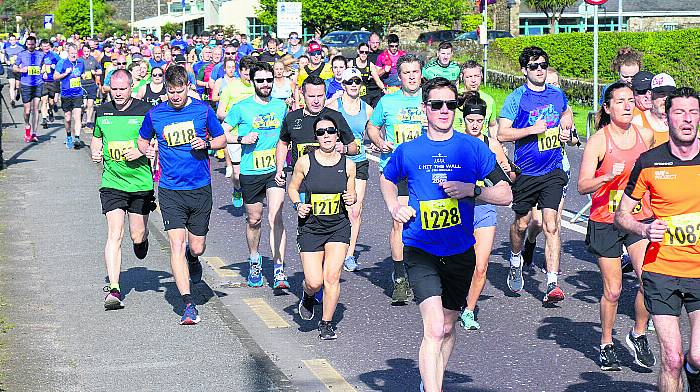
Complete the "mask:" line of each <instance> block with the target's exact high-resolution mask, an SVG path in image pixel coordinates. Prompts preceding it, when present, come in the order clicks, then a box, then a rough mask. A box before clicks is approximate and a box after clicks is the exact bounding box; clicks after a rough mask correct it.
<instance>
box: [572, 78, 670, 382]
mask: <svg viewBox="0 0 700 392" xmlns="http://www.w3.org/2000/svg"><path fill="white" fill-rule="evenodd" d="M605 94H606V96H605V97H604V100H603V102H604V103H603V106H602V107H601V108H600V110H599V111H598V119H597V125H596V128H597V132H596V133H595V134H593V135H592V136H591V137H590V138H588V142H587V143H586V148H585V150H584V151H583V160H582V162H581V169H580V171H579V176H578V190H579V193H581V194H582V195H586V194H591V193H592V194H593V195H592V201H591V202H592V205H591V212H590V218H589V220H588V233H587V234H586V245H587V246H588V251H589V252H591V254H593V255H594V256H596V257H597V259H598V267H599V268H600V273H601V277H602V279H603V295H602V297H601V298H600V320H601V330H602V335H601V338H600V369H601V370H604V371H609V370H613V371H618V370H620V361H619V360H618V359H617V353H616V352H615V345H614V344H613V338H612V332H613V327H614V325H615V317H616V316H617V304H618V300H619V298H620V293H621V292H622V268H621V257H622V246H623V245H624V246H626V247H627V251H628V252H629V255H630V259H631V261H632V265H633V266H634V270H635V272H636V273H637V277H638V278H640V283H641V274H642V262H643V261H644V253H645V251H646V248H647V245H648V244H649V241H647V240H645V239H644V238H642V237H641V236H639V235H637V234H631V233H625V232H622V231H620V230H619V229H618V228H617V227H615V226H614V225H613V221H614V218H615V210H616V209H617V205H618V204H619V202H620V198H622V192H623V189H624V187H625V186H626V185H627V181H628V180H629V176H630V171H631V170H632V166H634V163H635V162H636V161H637V158H639V155H640V154H642V153H643V152H645V151H647V150H648V149H649V147H651V146H652V145H653V143H654V133H653V132H652V131H651V130H650V129H645V128H638V127H637V126H636V125H632V110H633V108H634V93H633V92H632V89H631V88H629V87H628V85H627V84H625V83H622V82H617V83H613V84H611V85H610V86H608V88H607V89H606V90H605ZM601 131H602V132H601ZM634 217H635V219H636V220H638V221H647V220H648V219H649V218H651V217H652V214H651V210H650V209H649V198H648V196H647V195H645V196H644V199H643V201H642V204H641V205H640V208H639V209H637V210H635V211H634ZM652 220H653V219H652ZM634 305H635V323H634V328H632V330H631V331H630V332H629V334H627V337H626V339H625V341H626V342H627V345H628V346H630V349H632V351H633V352H634V358H635V363H636V364H638V365H639V366H642V367H645V368H651V367H652V366H654V364H655V363H656V359H655V358H654V353H653V352H652V351H651V350H650V349H649V343H648V342H647V338H646V335H645V332H646V329H647V322H648V321H649V313H648V312H647V311H646V309H644V294H643V290H642V286H641V284H640V286H639V290H638V291H637V296H636V299H635V302H634Z"/></svg>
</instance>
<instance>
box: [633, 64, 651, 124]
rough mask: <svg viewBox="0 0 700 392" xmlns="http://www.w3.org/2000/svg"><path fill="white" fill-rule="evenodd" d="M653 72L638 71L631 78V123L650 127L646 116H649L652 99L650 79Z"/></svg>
mask: <svg viewBox="0 0 700 392" xmlns="http://www.w3.org/2000/svg"><path fill="white" fill-rule="evenodd" d="M653 78H654V74H653V73H651V72H647V71H639V72H637V74H636V75H634V78H632V91H634V105H635V106H634V110H633V111H632V124H634V125H636V126H637V127H640V128H646V129H652V128H651V126H650V125H649V120H647V118H648V116H651V112H650V110H651V108H652V106H653V101H652V99H651V80H652V79H653Z"/></svg>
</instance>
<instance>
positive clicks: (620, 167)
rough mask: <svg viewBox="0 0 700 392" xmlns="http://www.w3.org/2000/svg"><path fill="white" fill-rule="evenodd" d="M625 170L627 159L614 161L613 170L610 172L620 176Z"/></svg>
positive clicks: (614, 175)
mask: <svg viewBox="0 0 700 392" xmlns="http://www.w3.org/2000/svg"><path fill="white" fill-rule="evenodd" d="M624 170H625V161H622V162H616V163H613V167H612V172H611V173H610V174H612V175H613V177H616V176H619V175H620V174H622V172H623V171H624Z"/></svg>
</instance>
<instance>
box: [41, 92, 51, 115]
mask: <svg viewBox="0 0 700 392" xmlns="http://www.w3.org/2000/svg"><path fill="white" fill-rule="evenodd" d="M47 117H49V96H48V95H44V96H42V97H41V118H42V119H43V120H46V118H47Z"/></svg>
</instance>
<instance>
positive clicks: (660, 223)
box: [615, 87, 700, 392]
mask: <svg viewBox="0 0 700 392" xmlns="http://www.w3.org/2000/svg"><path fill="white" fill-rule="evenodd" d="M666 115H667V118H668V123H669V128H670V131H669V138H670V139H669V141H668V143H664V144H662V145H660V146H657V147H655V148H653V149H651V150H649V151H647V152H645V153H643V154H642V155H640V157H639V159H638V160H637V162H636V164H635V166H634V168H633V169H632V173H631V174H630V179H629V182H628V184H627V187H626V188H625V194H624V196H622V200H621V202H620V206H619V208H618V210H617V212H616V214H615V224H616V225H618V226H619V227H620V228H621V229H623V230H625V231H628V232H630V233H632V234H633V235H641V236H642V237H644V238H646V239H648V240H649V241H651V243H650V244H649V246H648V247H647V251H646V254H645V256H644V266H643V267H642V271H643V272H642V281H643V284H644V305H645V306H646V308H647V310H648V311H649V313H650V314H651V317H652V318H653V320H654V326H655V327H656V335H657V338H658V339H659V346H660V349H659V350H660V351H661V366H660V368H661V369H660V371H659V379H658V388H659V390H660V391H662V392H669V391H673V392H680V391H681V390H683V379H682V376H681V372H682V370H681V369H683V370H684V371H685V374H686V377H687V379H688V389H687V390H690V391H693V392H694V391H699V390H700V357H699V356H698V353H700V340H699V339H698V336H697V325H698V322H699V321H700V320H699V319H698V317H700V316H699V315H700V312H697V310H699V309H700V302H699V301H698V298H700V292H699V291H698V279H699V278H700V268H698V265H700V245H698V242H697V232H698V230H697V227H698V225H700V219H699V218H698V216H699V215H700V197H698V192H697V189H696V187H694V186H688V185H689V184H696V183H697V178H698V176H700V141H698V123H699V122H700V98H698V94H697V93H696V92H695V91H694V90H693V89H691V88H687V87H681V88H679V89H678V90H676V91H673V92H670V93H669V95H668V100H667V101H666ZM647 192H648V193H649V195H650V202H651V211H652V213H653V215H654V216H655V217H656V219H655V220H654V221H653V222H651V223H643V222H638V221H637V219H636V218H635V216H634V214H633V212H634V209H635V208H636V206H637V204H638V203H639V201H640V200H642V198H643V197H644V196H645V195H646V194H647ZM683 306H685V309H686V312H687V313H688V317H689V318H690V326H691V332H690V336H689V337H688V338H689V341H690V349H689V351H687V352H686V354H685V356H683V340H684V338H683V336H682V335H681V329H680V319H679V317H680V314H681V310H682V308H683Z"/></svg>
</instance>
